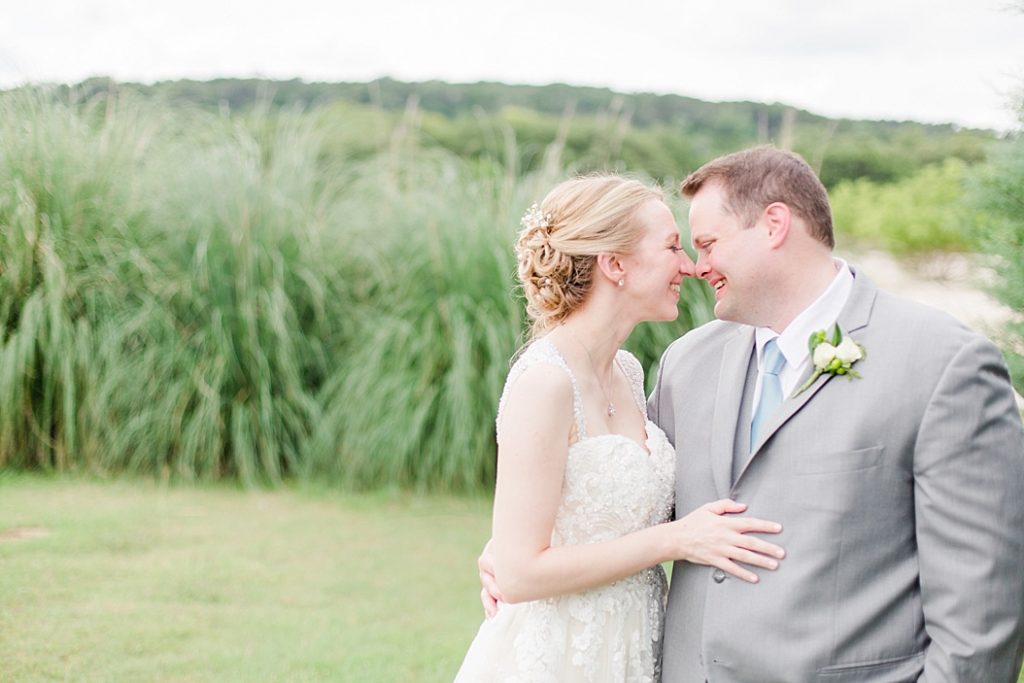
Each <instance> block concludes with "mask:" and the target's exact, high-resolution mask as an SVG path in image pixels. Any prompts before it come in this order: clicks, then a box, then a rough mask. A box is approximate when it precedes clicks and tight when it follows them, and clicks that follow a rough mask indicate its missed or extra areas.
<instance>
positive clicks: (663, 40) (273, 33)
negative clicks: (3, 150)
mask: <svg viewBox="0 0 1024 683" xmlns="http://www.w3.org/2000/svg"><path fill="white" fill-rule="evenodd" d="M1015 7H1016V9H1014V8H1015ZM1022 8H1024V0H956V1H950V0H859V1H858V0H854V1H853V2H829V1H828V0H774V1H773V0H710V1H709V0H700V1H697V0H633V1H632V2H615V3H610V2H607V1H605V2H602V1H601V0H588V1H587V2H583V1H580V0H566V1H561V0H546V1H539V0H516V1H515V2H507V1H505V0H499V1H496V2H487V1H486V0H433V1H432V2H428V1H425V0H419V1H418V2H417V1H415V0H365V1H363V2H351V1H350V0H278V2H273V3H271V2H265V1H263V0H244V1H242V0H0V87H9V86H13V85H17V84H21V83H24V82H26V81H33V82H38V81H46V82H77V81H80V80H82V79H84V78H87V77H89V76H96V75H106V76H113V77H114V78H116V79H118V80H132V81H144V82H151V81H155V80H164V79H176V78H197V79H206V78H213V77H218V76H229V77H230V76H239V77H248V76H261V77H267V78H275V79H289V78H302V79H304V80H307V81H310V80H324V81H366V80H371V79H374V78H377V77H380V76H391V77H394V78H397V79H400V80H427V79H442V80H448V81H454V82H470V81H477V80H495V81H504V82H507V83H537V84H541V83H551V82H563V83H572V84H578V85H597V86H607V87H610V88H613V89H616V90H620V91H625V92H640V91H643V92H658V93H678V94H681V95H689V96H692V97H699V98H702V99H707V100H713V101H722V100H754V101H763V102H784V103H787V104H792V105H796V106H798V107H801V108H804V109H808V110H810V111H813V112H815V113H819V114H824V115H829V116H843V117H852V118H872V119H881V118H884V119H913V120H918V121H930V122H953V123H957V124H961V125H966V126H981V127H992V128H998V129H1003V130H1005V129H1010V128H1012V127H1014V125H1015V122H1016V119H1015V117H1014V114H1013V112H1012V110H1011V108H1010V106H1009V103H1010V102H1011V100H1012V96H1013V94H1014V92H1019V91H1020V88H1021V87H1022V85H1024V11H1022Z"/></svg>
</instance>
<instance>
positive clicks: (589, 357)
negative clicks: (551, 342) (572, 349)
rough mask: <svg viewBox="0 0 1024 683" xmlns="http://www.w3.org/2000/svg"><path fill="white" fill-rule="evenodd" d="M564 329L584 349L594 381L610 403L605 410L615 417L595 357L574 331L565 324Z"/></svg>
mask: <svg viewBox="0 0 1024 683" xmlns="http://www.w3.org/2000/svg"><path fill="white" fill-rule="evenodd" d="M562 328H563V329H565V331H566V332H568V333H569V336H570V337H572V340H573V341H574V342H576V343H577V344H579V345H580V346H582V347H583V351H584V353H586V354H587V360H589V361H590V369H591V371H592V372H593V373H594V379H596V380H597V386H598V387H600V389H601V393H603V394H604V400H606V401H608V407H607V408H606V409H605V412H606V413H607V415H608V417H612V416H613V415H615V404H614V403H612V399H611V398H610V397H609V395H608V390H607V389H605V387H604V384H603V383H602V382H601V375H600V374H599V373H598V372H597V363H595V362H594V357H593V356H592V355H590V349H588V348H587V346H586V344H584V343H583V342H581V341H580V340H579V339H577V338H576V335H575V334H573V332H572V330H570V329H569V328H568V327H566V326H565V324H564V323H563V324H562ZM614 362H615V361H612V363H614ZM614 371H615V368H614V365H613V367H612V372H614ZM610 378H611V377H610V376H609V379H610ZM609 384H610V382H609Z"/></svg>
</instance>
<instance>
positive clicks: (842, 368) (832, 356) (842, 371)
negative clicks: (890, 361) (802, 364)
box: [793, 323, 864, 396]
mask: <svg viewBox="0 0 1024 683" xmlns="http://www.w3.org/2000/svg"><path fill="white" fill-rule="evenodd" d="M807 346H808V347H809V348H810V350H811V361H812V362H813V363H814V372H813V373H811V376H810V377H808V378H807V381H806V382H804V385H803V386H802V387H800V388H799V389H797V390H796V393H794V394H793V396H797V395H798V394H800V393H801V392H803V391H804V390H805V389H807V387H809V386H811V385H812V384H814V380H816V379H818V377H820V376H821V375H824V374H829V375H846V376H847V377H850V378H852V377H860V373H858V372H857V371H856V370H854V369H853V364H854V363H856V362H857V361H859V360H860V359H861V358H863V357H864V347H863V346H861V345H860V344H858V343H857V342H855V341H853V340H852V339H850V338H849V337H847V336H846V335H844V334H843V333H842V331H841V330H840V329H839V323H836V326H835V329H834V330H833V331H832V339H831V341H829V340H828V334H827V333H826V332H825V330H818V331H817V332H812V333H811V337H810V339H808V340H807Z"/></svg>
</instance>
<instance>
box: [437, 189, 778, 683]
mask: <svg viewBox="0 0 1024 683" xmlns="http://www.w3.org/2000/svg"><path fill="white" fill-rule="evenodd" d="M522 226H523V229H522V231H521V233H520V234H519V237H518V240H517V242H516V256H517V259H518V275H519V279H520V282H521V284H522V288H523V292H524V294H525V297H526V306H527V312H528V314H529V316H530V317H531V319H532V320H533V329H532V335H531V341H530V343H529V344H528V345H527V346H526V348H525V349H524V350H523V351H522V352H521V353H520V354H519V356H518V358H517V359H516V361H515V363H514V364H513V366H512V369H511V371H510V372H509V374H508V378H507V379H506V382H505V389H504V391H503V393H502V397H501V401H500V403H499V407H498V418H497V435H498V471H497V485H496V489H495V495H494V516H493V527H492V534H493V538H492V541H491V542H490V543H489V544H488V547H487V548H486V549H485V552H484V556H483V557H482V558H481V567H482V575H483V577H484V578H485V585H487V583H486V581H487V580H490V574H491V571H493V581H494V582H495V584H496V585H492V586H491V590H488V589H487V588H485V589H484V592H483V596H484V602H485V605H487V603H488V600H489V599H490V595H491V594H493V595H495V596H496V597H498V599H500V601H501V602H500V605H498V608H497V609H496V613H495V609H493V606H492V605H489V607H491V609H488V612H489V615H488V616H489V619H488V620H486V621H485V622H484V623H483V625H482V626H481V627H480V630H479V632H478V633H477V636H476V638H475V639H474V641H473V643H472V645H471V646H470V648H469V651H468V653H467V654H466V658H465V661H464V662H463V664H462V667H461V669H460V670H459V673H458V674H457V676H456V681H457V682H460V683H461V682H466V683H469V682H472V683H479V682H481V681H507V682H513V681H514V682H518V683H545V682H548V681H550V682H551V683H555V682H558V683H566V682H571V681H631V682H632V681H657V680H658V679H659V674H660V660H661V634H662V620H663V613H664V603H665V597H666V580H665V574H664V572H663V570H662V568H661V566H660V564H661V563H662V562H666V561H669V560H676V559H683V560H688V561H690V562H697V563H701V564H708V565H714V566H716V567H718V568H720V569H723V570H725V571H728V572H730V573H732V574H734V575H736V576H737V577H739V578H741V579H744V580H746V581H751V582H756V581H757V576H756V575H755V574H754V573H753V572H751V571H749V570H748V569H747V568H745V567H742V566H740V564H737V563H738V562H741V563H744V564H747V565H751V566H754V567H761V568H764V569H775V568H776V567H777V565H778V558H781V557H782V549H781V548H779V547H778V546H776V545H773V544H771V543H768V542H766V541H764V540H762V539H760V538H758V537H757V536H754V535H751V534H752V532H753V533H775V532H778V531H779V530H780V528H781V527H780V526H779V525H778V524H775V523H773V522H769V521H765V520H759V519H752V518H749V517H745V516H738V515H737V514H736V513H740V512H743V511H744V509H745V506H744V505H742V504H739V503H735V502H733V501H730V500H720V501H717V502H713V503H709V504H707V505H704V506H703V507H701V508H698V509H697V510H695V511H693V512H692V513H690V514H689V515H687V516H685V517H683V518H682V519H679V520H677V521H674V522H672V521H669V520H671V519H672V506H673V500H674V482H675V451H674V449H673V448H672V445H671V444H670V443H669V442H668V440H667V438H666V437H665V434H664V433H663V432H662V431H661V430H660V429H659V428H658V427H657V426H656V425H655V424H654V423H653V422H651V421H650V420H649V419H647V411H646V402H645V399H644V382H643V370H642V368H641V366H640V363H639V362H638V361H637V359H636V358H634V357H633V356H632V355H631V354H630V353H629V352H628V351H624V350H622V349H621V348H620V346H621V345H622V343H623V342H624V341H625V340H626V338H627V337H628V336H629V334H630V332H631V331H632V330H633V327H634V326H635V325H636V324H637V323H639V322H642V321H645V320H674V319H675V318H676V316H677V315H678V308H677V304H678V300H679V286H680V282H681V281H682V278H683V277H684V276H690V275H692V274H693V262H692V261H691V260H690V258H689V256H688V255H687V254H686V252H685V251H683V249H682V248H681V247H680V242H679V240H680V236H679V229H678V228H677V226H676V224H675V220H674V219H673V217H672V213H671V211H670V210H669V208H668V207H667V206H666V204H665V203H664V201H663V197H662V195H661V193H660V192H659V191H658V190H655V189H653V188H650V187H647V186H646V185H644V184H642V183H640V182H638V181H636V180H630V179H626V178H622V177H618V176H610V175H601V176H588V177H583V178H576V179H573V180H569V181H566V182H564V183H562V184H560V185H558V186H557V187H555V188H554V189H553V190H552V191H551V192H550V193H549V194H548V195H547V197H545V199H544V201H543V202H542V203H541V204H540V205H539V206H537V205H534V206H533V207H531V208H530V210H529V211H527V213H526V215H525V216H524V217H523V221H522Z"/></svg>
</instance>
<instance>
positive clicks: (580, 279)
mask: <svg viewBox="0 0 1024 683" xmlns="http://www.w3.org/2000/svg"><path fill="white" fill-rule="evenodd" d="M651 199H657V200H659V201H664V195H663V194H662V192H661V190H659V189H656V188H653V187H648V186H647V185H644V184H643V183H641V182H640V181H638V180H632V179H629V178H623V177H621V176H617V175H607V174H603V175H589V176H584V177H580V178H573V179H571V180H567V181H565V182H563V183H561V184H559V185H557V186H556V187H555V188H554V189H553V190H551V192H549V193H548V195H547V196H546V197H544V200H543V201H542V202H541V203H540V206H539V207H537V206H534V207H531V209H530V210H529V211H527V212H526V215H525V216H523V229H522V231H521V232H520V233H519V237H518V239H517V240H516V258H517V260H518V274H519V281H520V283H521V284H522V288H523V294H524V295H525V296H526V312H527V315H529V316H530V319H531V320H533V328H532V331H531V338H537V337H539V336H541V335H542V334H544V333H545V332H546V331H548V330H550V329H551V328H552V327H554V326H555V325H557V324H558V323H559V322H561V321H562V320H564V319H565V318H566V317H568V316H569V314H570V313H572V312H573V311H575V310H576V309H577V308H579V306H580V305H581V304H582V303H583V302H584V301H585V300H586V298H587V295H588V293H589V292H590V289H591V287H592V286H593V282H594V272H595V265H596V263H597V256H598V254H602V253H615V254H623V255H627V254H632V253H633V252H634V251H635V249H636V247H637V244H638V243H639V242H640V240H641V239H642V238H643V236H644V230H643V226H642V225H641V224H640V222H639V221H637V220H636V213H637V210H638V209H639V208H640V207H641V206H642V205H643V204H645V203H646V202H647V201H649V200H651Z"/></svg>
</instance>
